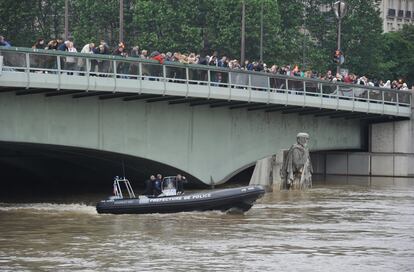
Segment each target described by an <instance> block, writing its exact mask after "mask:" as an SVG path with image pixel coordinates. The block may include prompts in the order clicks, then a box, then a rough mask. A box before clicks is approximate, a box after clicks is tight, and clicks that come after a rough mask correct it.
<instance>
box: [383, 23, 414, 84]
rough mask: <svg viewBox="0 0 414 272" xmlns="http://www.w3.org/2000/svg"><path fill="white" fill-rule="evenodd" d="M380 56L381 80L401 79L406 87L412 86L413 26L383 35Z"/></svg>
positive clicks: (413, 57)
mask: <svg viewBox="0 0 414 272" xmlns="http://www.w3.org/2000/svg"><path fill="white" fill-rule="evenodd" d="M382 44H383V45H384V47H383V51H382V52H381V53H382V54H381V56H382V58H383V59H384V62H383V64H382V65H381V67H380V68H381V71H382V72H381V74H380V75H381V78H383V79H391V80H392V79H399V78H401V79H403V80H405V81H407V83H408V86H412V85H413V84H414V26H413V25H405V26H404V27H403V29H402V30H400V31H397V32H390V33H386V34H384V37H383V39H382Z"/></svg>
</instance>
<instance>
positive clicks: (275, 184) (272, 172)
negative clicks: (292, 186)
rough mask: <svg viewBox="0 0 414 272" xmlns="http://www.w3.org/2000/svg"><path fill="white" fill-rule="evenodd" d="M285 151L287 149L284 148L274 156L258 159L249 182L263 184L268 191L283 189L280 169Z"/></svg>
mask: <svg viewBox="0 0 414 272" xmlns="http://www.w3.org/2000/svg"><path fill="white" fill-rule="evenodd" d="M285 151H286V150H285V149H282V150H280V151H279V152H278V153H276V154H275V155H273V156H269V157H266V158H263V159H261V160H258V161H257V162H256V165H255V167H254V170H253V174H252V177H251V179H250V183H249V184H250V185H262V186H264V187H265V188H266V190H267V191H280V190H282V189H283V188H282V179H281V177H280V169H281V168H282V165H283V154H284V152H285Z"/></svg>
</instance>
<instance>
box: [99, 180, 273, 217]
mask: <svg viewBox="0 0 414 272" xmlns="http://www.w3.org/2000/svg"><path fill="white" fill-rule="evenodd" d="M175 181H176V179H175V176H170V177H165V178H164V179H163V181H162V186H161V189H162V193H161V194H160V195H159V196H146V195H140V196H135V193H134V191H133V189H132V187H131V184H130V182H129V181H128V180H127V179H126V178H119V177H115V179H114V183H113V186H114V195H113V196H111V197H109V198H108V199H106V200H102V201H100V202H98V204H97V205H96V211H97V212H98V213H111V214H145V213H177V212H191V211H212V210H218V211H224V212H225V211H229V210H231V211H234V210H237V211H241V212H246V211H248V210H249V209H250V208H251V207H252V206H253V204H254V202H255V201H256V200H257V199H258V198H260V197H262V196H263V195H264V193H265V190H264V188H263V187H262V186H246V187H238V188H231V189H221V190H209V191H200V192H191V193H188V194H187V193H182V192H177V189H176V188H177V184H176V182H175ZM123 190H124V191H126V192H127V193H128V196H126V197H124V194H123Z"/></svg>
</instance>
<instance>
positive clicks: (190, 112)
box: [0, 88, 395, 184]
mask: <svg viewBox="0 0 414 272" xmlns="http://www.w3.org/2000/svg"><path fill="white" fill-rule="evenodd" d="M390 118H393V117H389V116H387V117H385V116H381V115H374V114H366V113H353V112H341V111H334V110H328V109H319V108H306V107H297V106H286V105H269V104H264V103H247V102H240V101H223V100H214V99H204V98H185V97H175V96H163V95H150V94H136V93H135V94H131V93H109V94H108V92H105V93H103V92H85V91H76V90H64V91H56V90H52V89H19V88H3V89H2V90H1V92H0V126H1V130H0V140H1V141H8V142H21V143H34V144H46V145H53V146H67V147H80V148H86V149H90V150H96V152H98V151H102V152H105V151H108V152H112V153H118V154H123V155H127V156H131V157H133V158H142V159H143V160H142V165H140V166H139V167H138V166H137V168H136V169H138V168H140V169H138V170H133V171H141V172H140V173H141V174H144V175H147V174H148V173H156V172H159V171H157V170H156V168H157V167H161V168H162V167H167V168H168V167H170V168H168V169H174V170H171V171H173V172H175V171H176V170H177V169H179V171H180V172H185V173H187V174H188V175H192V176H193V177H194V179H195V180H200V181H202V182H203V183H205V184H211V183H214V184H217V183H221V182H225V181H226V180H228V179H229V178H230V177H231V176H233V175H234V174H236V173H238V172H240V171H241V170H243V169H245V168H246V167H248V166H250V165H252V164H254V162H255V161H256V160H258V159H260V158H263V157H266V156H269V155H272V154H275V153H277V152H278V151H279V150H280V149H285V148H288V147H289V146H290V145H291V144H292V143H293V142H294V141H295V135H296V134H297V133H298V132H300V131H305V132H308V133H309V134H310V135H311V139H312V140H311V143H310V146H311V148H312V149H313V150H332V149H335V150H338V149H361V147H362V145H363V141H364V140H363V138H364V137H365V135H364V132H365V131H364V126H363V124H364V123H366V122H381V121H388V120H390ZM394 118H395V117H394ZM361 119H363V121H361ZM98 153H99V152H98ZM98 153H97V154H98ZM97 154H95V155H94V156H96V157H100V155H97ZM115 157H116V158H119V157H117V156H115ZM115 157H114V156H109V159H107V160H105V161H106V163H107V165H109V164H111V165H113V169H114V170H116V171H112V172H111V171H109V172H105V171H106V170H107V169H109V168H108V167H107V166H104V165H105V164H104V165H102V169H105V171H104V170H103V171H102V173H103V176H102V178H104V176H105V178H106V179H107V178H112V176H114V175H118V174H119V169H120V168H119V167H120V165H121V163H120V162H119V160H118V159H115ZM144 160H148V161H153V162H159V163H160V164H158V165H157V164H156V163H155V164H152V167H149V166H148V163H145V162H144ZM162 165H163V166H162ZM77 166H79V164H74V168H73V169H75V168H76V167H77ZM79 167H81V166H79ZM99 168H100V167H99ZM141 169H145V170H141ZM147 169H148V170H147ZM163 169H165V168H163ZM96 171H98V170H96ZM137 173H138V172H137Z"/></svg>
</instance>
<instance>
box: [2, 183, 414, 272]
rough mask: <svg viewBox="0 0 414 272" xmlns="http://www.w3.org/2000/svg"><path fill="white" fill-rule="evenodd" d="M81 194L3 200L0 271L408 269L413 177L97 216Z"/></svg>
mask: <svg viewBox="0 0 414 272" xmlns="http://www.w3.org/2000/svg"><path fill="white" fill-rule="evenodd" d="M85 199H87V197H86V198H85ZM90 199H91V198H89V200H85V201H83V202H82V201H81V200H76V201H72V203H71V204H68V201H67V200H64V201H63V200H62V201H57V202H66V203H67V204H58V203H56V202H55V201H50V203H30V204H27V203H26V204H13V203H4V202H2V203H1V204H0V270H1V271H335V270H336V271H352V272H356V271H414V181H411V182H407V183H405V184H403V185H398V186H358V185H326V184H325V185H319V186H315V187H314V188H313V189H311V190H309V191H306V192H278V193H269V194H267V195H265V197H264V198H263V199H261V200H260V201H259V202H258V203H257V204H256V205H255V206H254V207H253V208H252V209H251V210H250V211H249V212H247V213H246V214H243V215H241V214H225V213H220V212H194V213H178V214H165V215H160V214H153V215H98V214H97V213H96V211H95V207H94V206H92V202H91V201H90ZM84 203H91V204H84Z"/></svg>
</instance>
